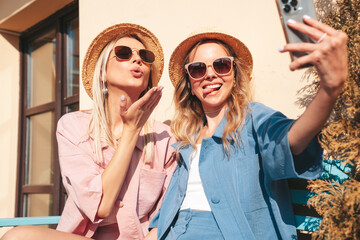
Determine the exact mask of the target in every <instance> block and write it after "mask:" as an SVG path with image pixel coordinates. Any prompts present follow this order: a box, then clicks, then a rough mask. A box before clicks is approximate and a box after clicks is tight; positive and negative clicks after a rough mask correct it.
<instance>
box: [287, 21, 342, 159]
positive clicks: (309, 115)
mask: <svg viewBox="0 0 360 240" xmlns="http://www.w3.org/2000/svg"><path fill="white" fill-rule="evenodd" d="M304 22H305V23H306V24H303V23H299V22H292V21H290V22H288V26H289V27H291V28H293V29H295V30H297V31H299V32H302V33H305V34H306V35H308V36H310V37H311V38H312V39H313V40H315V41H316V42H315V43H293V44H286V45H285V46H284V49H282V50H281V52H307V53H309V54H308V55H305V56H302V57H300V58H297V59H296V60H294V61H293V62H292V63H291V64H290V70H292V71H294V70H296V69H298V68H299V67H300V66H302V65H305V64H309V63H311V64H313V65H314V66H315V68H316V70H317V72H318V76H319V78H320V87H319V89H318V91H317V93H316V96H315V97H314V99H313V100H312V101H311V103H310V104H309V106H308V107H307V108H306V110H305V112H304V113H303V114H302V115H301V116H300V117H299V118H298V119H297V120H296V121H295V123H294V124H293V125H292V127H291V128H290V131H289V135H288V138H289V144H290V148H291V151H292V153H293V154H295V155H296V154H300V153H301V152H303V151H304V149H305V148H306V147H307V146H308V144H309V143H310V142H311V140H312V139H313V138H314V137H315V136H316V135H317V134H318V133H319V132H320V131H321V129H322V128H323V126H324V124H325V123H326V121H327V119H328V118H329V115H330V113H331V111H332V109H333V107H334V105H335V102H336V98H337V97H338V95H339V94H340V92H341V91H342V88H343V85H344V82H345V80H346V79H347V77H348V54H347V46H346V43H347V35H346V34H345V33H343V32H341V31H337V30H335V29H333V28H331V27H330V26H328V25H326V24H323V23H321V22H318V21H316V20H314V19H312V18H310V17H307V16H305V17H304Z"/></svg>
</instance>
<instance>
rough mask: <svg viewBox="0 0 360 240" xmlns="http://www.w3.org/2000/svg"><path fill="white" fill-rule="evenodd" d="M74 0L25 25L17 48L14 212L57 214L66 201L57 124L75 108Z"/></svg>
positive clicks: (76, 29) (76, 32)
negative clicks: (18, 83)
mask: <svg viewBox="0 0 360 240" xmlns="http://www.w3.org/2000/svg"><path fill="white" fill-rule="evenodd" d="M77 5H78V2H77V1H74V2H73V3H71V4H70V5H69V6H67V7H65V8H64V9H63V10H61V11H58V12H57V13H55V14H54V15H53V16H50V17H49V18H48V19H45V20H44V21H43V22H41V23H39V24H38V25H36V26H34V27H32V28H31V29H28V30H27V31H26V32H24V33H23V34H22V35H21V36H20V41H21V46H22V49H21V51H22V58H21V59H22V73H23V74H22V78H21V84H22V88H21V98H22V100H21V103H22V106H21V112H20V115H21V126H20V131H19V133H20V149H21V151H20V157H19V169H18V175H19V181H20V182H19V185H18V190H17V191H18V194H17V196H18V200H17V206H16V215H17V216H49V215H60V214H61V212H62V208H63V206H64V203H65V198H66V194H65V190H64V188H63V186H62V181H61V175H60V168H59V160H58V155H57V141H56V135H55V131H56V124H57V121H58V120H59V118H60V117H61V116H62V115H63V114H65V113H67V112H71V111H77V110H79V20H78V6H77Z"/></svg>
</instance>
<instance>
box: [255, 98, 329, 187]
mask: <svg viewBox="0 0 360 240" xmlns="http://www.w3.org/2000/svg"><path fill="white" fill-rule="evenodd" d="M251 115H252V120H253V126H254V131H255V133H256V135H257V136H256V137H257V141H258V146H259V152H260V155H261V158H262V165H263V168H264V172H265V176H266V178H268V180H270V181H274V180H280V179H286V178H305V179H314V178H316V177H318V176H319V175H320V173H321V171H322V149H321V147H320V144H319V143H318V141H317V136H316V137H315V138H314V139H313V140H312V142H311V143H310V144H309V146H308V147H307V148H306V149H305V150H304V151H303V152H302V153H301V154H299V155H296V156H295V155H293V154H292V153H291V150H290V145H289V140H288V133H289V130H290V128H291V126H292V124H293V123H294V122H295V120H292V119H288V118H286V117H285V116H284V115H283V114H282V113H280V112H278V111H275V110H273V109H271V108H268V107H266V106H264V105H263V104H260V103H253V104H252V113H251Z"/></svg>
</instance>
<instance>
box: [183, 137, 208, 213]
mask: <svg viewBox="0 0 360 240" xmlns="http://www.w3.org/2000/svg"><path fill="white" fill-rule="evenodd" d="M196 146H197V149H198V150H197V151H196V152H194V153H193V154H192V155H191V159H190V171H189V179H188V184H187V188H186V195H185V198H184V201H183V202H182V205H181V207H180V210H182V209H187V208H190V209H193V210H202V211H211V208H210V205H209V202H208V200H207V198H206V195H205V192H204V187H203V185H202V182H201V178H200V172H199V158H200V150H201V144H196Z"/></svg>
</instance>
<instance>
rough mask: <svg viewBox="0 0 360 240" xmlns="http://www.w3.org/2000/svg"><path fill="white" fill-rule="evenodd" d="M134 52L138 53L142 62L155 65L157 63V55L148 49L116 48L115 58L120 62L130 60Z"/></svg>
mask: <svg viewBox="0 0 360 240" xmlns="http://www.w3.org/2000/svg"><path fill="white" fill-rule="evenodd" d="M133 51H136V52H137V53H138V55H139V56H140V58H141V60H142V61H144V62H146V63H153V62H154V61H155V54H154V53H153V52H152V51H150V50H147V49H131V48H129V47H127V46H116V47H115V48H114V52H115V56H116V57H117V58H118V59H120V60H129V59H130V58H131V57H132V55H133Z"/></svg>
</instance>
